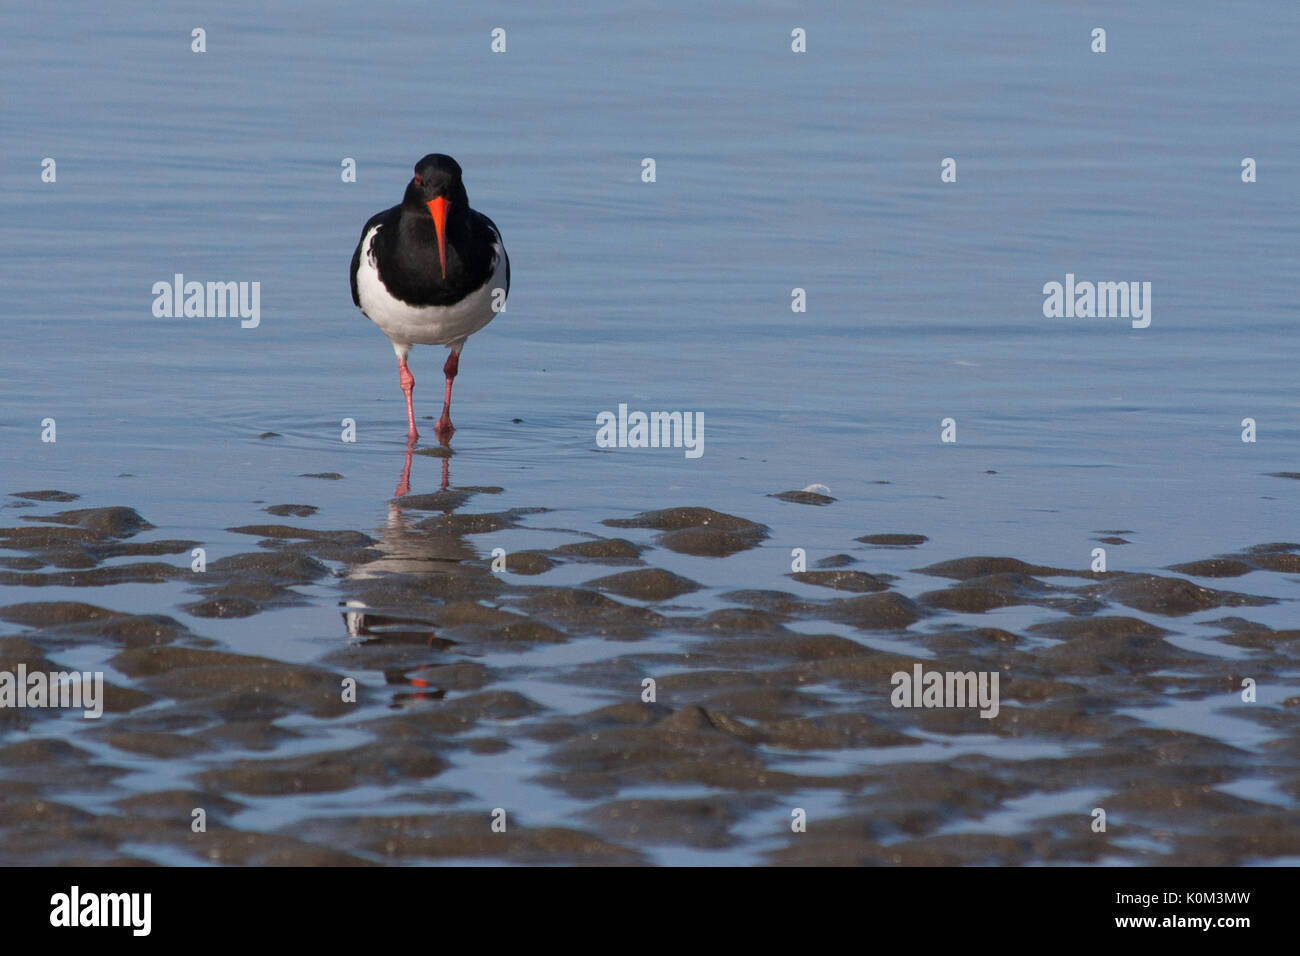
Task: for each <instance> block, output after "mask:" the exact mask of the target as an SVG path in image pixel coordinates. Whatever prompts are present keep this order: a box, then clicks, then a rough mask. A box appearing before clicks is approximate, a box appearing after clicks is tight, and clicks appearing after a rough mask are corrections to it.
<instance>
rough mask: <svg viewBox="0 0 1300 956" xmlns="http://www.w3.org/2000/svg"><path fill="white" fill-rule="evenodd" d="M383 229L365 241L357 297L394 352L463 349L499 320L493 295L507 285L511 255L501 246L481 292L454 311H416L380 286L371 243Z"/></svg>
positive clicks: (445, 307)
mask: <svg viewBox="0 0 1300 956" xmlns="http://www.w3.org/2000/svg"><path fill="white" fill-rule="evenodd" d="M381 228H383V227H382V226H375V227H373V228H372V229H370V231H369V232H367V233H366V235H365V238H364V239H362V240H361V253H362V254H361V261H360V263H359V264H358V265H357V296H358V297H359V298H360V299H361V311H362V312H363V313H364V314H365V316H366V318H368V319H370V321H371V322H374V323H375V325H377V326H379V328H380V331H382V332H383V333H384V334H385V335H387V336H388V338H389V339H390V340H391V341H392V343H393V345H394V346H411V345H447V346H455V347H458V346H460V345H463V344H464V342H465V339H466V338H468V337H469V336H471V335H473V334H474V333H475V332H477V331H478V330H479V329H481V328H483V326H485V325H487V324H488V323H489V322H491V321H492V319H493V318H494V317H495V316H496V312H494V311H493V309H492V303H493V298H494V295H493V291H494V290H495V289H498V288H499V289H501V290H503V291H502V294H503V295H504V290H505V285H506V254H505V249H504V247H503V246H502V245H501V242H500V240H497V241H496V242H494V243H493V244H492V255H493V261H494V263H495V265H494V267H493V270H492V275H491V276H490V277H489V278H488V280H487V281H486V282H484V283H483V285H481V286H480V287H479V288H477V289H475V290H474V291H473V292H471V293H470V294H469V295H467V296H465V298H463V299H461V300H460V301H459V302H456V303H454V304H452V305H411V304H409V303H407V302H403V301H402V300H401V299H398V298H396V297H395V296H393V294H392V293H390V292H389V291H388V289H386V288H385V287H384V284H383V283H382V282H381V281H379V267H378V264H377V263H376V262H375V254H374V251H373V249H372V243H373V242H374V240H375V236H376V235H377V234H378V232H379V230H380V229H381Z"/></svg>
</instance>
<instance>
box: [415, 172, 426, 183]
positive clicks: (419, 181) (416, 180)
mask: <svg viewBox="0 0 1300 956" xmlns="http://www.w3.org/2000/svg"><path fill="white" fill-rule="evenodd" d="M415 185H417V186H423V185H424V180H423V179H421V178H420V174H419V173H416V174H415Z"/></svg>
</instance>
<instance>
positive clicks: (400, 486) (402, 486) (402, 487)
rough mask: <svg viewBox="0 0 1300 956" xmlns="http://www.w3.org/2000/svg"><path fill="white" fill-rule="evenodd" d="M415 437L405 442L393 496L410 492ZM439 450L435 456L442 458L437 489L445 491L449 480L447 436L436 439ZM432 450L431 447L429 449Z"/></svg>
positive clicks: (449, 453) (448, 444)
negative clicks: (404, 453) (404, 456)
mask: <svg viewBox="0 0 1300 956" xmlns="http://www.w3.org/2000/svg"><path fill="white" fill-rule="evenodd" d="M415 441H416V440H415V439H414V438H411V439H408V440H407V442H406V462H405V463H404V464H403V465H402V475H401V477H400V478H398V479H397V490H396V491H395V492H393V497H395V498H402V497H405V496H406V495H408V494H410V493H411V462H412V460H413V456H414V455H415ZM438 446H439V448H440V452H439V453H438V454H436V455H435V457H438V458H441V459H442V485H441V487H440V489H439V490H441V491H446V490H447V485H448V483H449V482H450V481H451V442H450V440H449V439H447V438H443V439H440V440H439V441H438ZM430 450H431V451H432V449H430Z"/></svg>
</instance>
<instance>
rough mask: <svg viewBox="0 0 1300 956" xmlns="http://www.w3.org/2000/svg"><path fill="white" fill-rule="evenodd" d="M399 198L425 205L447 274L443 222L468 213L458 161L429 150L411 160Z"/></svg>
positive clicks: (445, 233)
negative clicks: (410, 174) (410, 173)
mask: <svg viewBox="0 0 1300 956" xmlns="http://www.w3.org/2000/svg"><path fill="white" fill-rule="evenodd" d="M402 202H403V204H405V205H408V206H417V207H422V208H424V209H427V210H428V211H429V215H430V216H432V217H433V228H434V232H435V233H436V235H437V238H438V261H439V263H440V264H441V266H442V277H443V278H444V279H445V278H447V222H448V221H449V220H450V221H452V222H459V221H462V220H463V219H464V218H465V217H466V216H467V215H468V214H469V197H468V196H467V195H466V194H465V184H464V183H463V182H461V179H460V163H458V162H456V160H454V159H452V158H451V157H450V156H447V155H444V154H443V153H430V154H429V155H428V156H426V157H424V158H423V159H422V160H420V161H419V162H418V163H416V164H415V176H414V177H413V178H412V179H411V181H410V183H409V184H407V187H406V195H405V196H404V197H403V198H402Z"/></svg>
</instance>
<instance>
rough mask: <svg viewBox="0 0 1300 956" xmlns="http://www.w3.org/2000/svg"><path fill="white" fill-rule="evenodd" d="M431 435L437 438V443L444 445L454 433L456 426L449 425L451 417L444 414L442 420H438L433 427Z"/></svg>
mask: <svg viewBox="0 0 1300 956" xmlns="http://www.w3.org/2000/svg"><path fill="white" fill-rule="evenodd" d="M433 433H434V434H435V435H437V436H438V441H440V442H442V443H443V444H444V445H445V444H446V443H447V442H448V441H449V440H450V439H451V436H452V435H454V434H455V433H456V426H455V425H453V424H452V423H451V416H450V415H448V414H446V413H445V412H444V413H443V416H442V418H440V419H438V421H437V424H435V425H434V426H433Z"/></svg>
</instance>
